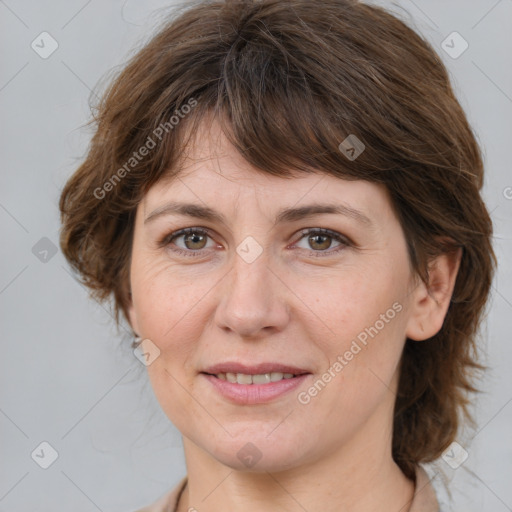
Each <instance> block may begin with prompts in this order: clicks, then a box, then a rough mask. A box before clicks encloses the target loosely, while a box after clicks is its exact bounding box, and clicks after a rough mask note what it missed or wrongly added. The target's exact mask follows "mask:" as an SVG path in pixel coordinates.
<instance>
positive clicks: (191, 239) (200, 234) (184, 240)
mask: <svg viewBox="0 0 512 512" xmlns="http://www.w3.org/2000/svg"><path fill="white" fill-rule="evenodd" d="M209 238H210V239H211V237H210V235H209V233H208V232H207V231H205V230H204V229H201V228H186V229H181V230H180V231H176V232H174V233H171V234H170V235H168V236H166V237H165V238H164V239H163V240H162V241H161V242H160V244H159V245H160V247H166V248H168V249H170V250H171V251H173V252H175V253H178V254H182V255H184V256H201V255H203V256H204V251H203V250H204V249H208V248H211V247H213V245H215V244H214V243H213V240H212V244H213V245H212V244H210V246H207V243H208V239H209Z"/></svg>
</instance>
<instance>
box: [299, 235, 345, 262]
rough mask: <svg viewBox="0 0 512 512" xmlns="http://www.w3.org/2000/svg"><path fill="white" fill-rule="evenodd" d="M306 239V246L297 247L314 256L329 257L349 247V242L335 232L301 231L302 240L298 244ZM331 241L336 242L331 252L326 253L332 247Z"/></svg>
mask: <svg viewBox="0 0 512 512" xmlns="http://www.w3.org/2000/svg"><path fill="white" fill-rule="evenodd" d="M306 237H307V241H306V245H307V247H304V246H302V247H301V246H299V248H300V249H305V250H309V252H310V253H312V254H313V255H314V256H331V255H333V254H335V253H337V252H339V251H342V250H343V249H345V248H346V247H348V246H351V245H352V244H351V242H350V240H349V239H348V238H346V237H344V236H343V235H341V234H340V233H336V231H331V230H329V229H307V230H304V231H302V238H300V239H299V242H300V241H301V240H303V239H305V238H306ZM333 240H335V241H336V242H337V245H335V246H334V248H333V250H331V251H328V249H330V248H331V247H333V245H332V243H333Z"/></svg>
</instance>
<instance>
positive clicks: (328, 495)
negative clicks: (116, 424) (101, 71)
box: [60, 0, 494, 512]
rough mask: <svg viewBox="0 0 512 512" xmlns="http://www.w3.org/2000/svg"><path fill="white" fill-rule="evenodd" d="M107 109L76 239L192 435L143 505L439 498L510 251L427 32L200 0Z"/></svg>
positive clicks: (81, 179)
mask: <svg viewBox="0 0 512 512" xmlns="http://www.w3.org/2000/svg"><path fill="white" fill-rule="evenodd" d="M96 121H97V130H96V133H95V135H94V137H93V139H92V143H91V146H90V149H89V153H88V155H87V158H86V160H85V162H84V163H83V164H82V165H81V166H80V168H79V169H78V170H77V171H76V173H75V174H74V176H72V178H71V179H70V180H69V182H68V183H67V185H66V187H65V189H64V191H63V193H62V197H61V203H60V207H61V213H62V220H63V228H62V237H61V245H62V248H63V252H64V254H65V255H66V257H67V258H68V260H69V262H70V263H71V265H72V266H73V267H74V268H75V269H76V270H77V271H78V272H79V273H80V274H81V276H82V278H83V280H84V282H85V283H86V284H87V285H88V286H89V287H90V288H91V290H93V292H94V293H95V294H96V295H97V296H98V297H99V298H107V297H108V296H110V295H111V294H112V295H113V296H114V298H115V303H116V307H117V311H118V314H122V315H123V316H124V318H125V319H126V320H127V321H128V322H129V324H130V326H131V328H132V329H133V331H134V336H136V337H137V341H136V346H137V347H138V350H140V355H141V358H142V359H143V360H144V362H145V364H146V365H147V369H148V374H149V378H150V380H151V383H152V386H153V389H154V392H155V394H156V396H157V398H158V400H159V403H160V404H161V406H162V408H163V410H164V411H165V413H166V414H167V416H168V417H169V419H170V420H171V421H172V422H173V423H174V424H175V425H176V426H177V428H178V429H179V430H180V431H181V433H182V435H183V443H184V449H185V459H186V465H187V477H186V478H184V479H183V480H182V482H181V483H180V484H179V485H178V487H177V488H175V489H173V490H171V491H170V492H169V493H168V494H167V495H165V496H163V497H162V498H161V499H160V500H159V501H158V502H157V503H154V504H153V505H152V506H150V507H148V508H146V509H145V510H146V511H164V510H166V511H167V510H176V511H178V512H182V511H185V510H189V511H190V510H199V511H201V512H202V511H218V510H221V509H222V510H225V509H228V510H249V511H251V510H270V509H271V510H290V511H295V510H308V511H313V510H323V511H325V510H332V511H334V510H336V511H338V510H345V511H350V512H363V511H369V510H383V511H393V512H394V511H399V510H400V511H411V512H419V511H432V512H433V511H437V510H438V503H437V500H436V496H435V493H434V490H433V488H432V486H431V484H430V483H429V480H428V477H427V475H426V473H425V471H424V469H423V468H422V467H421V463H425V462H429V461H432V460H434V459H436V458H437V457H439V456H440V454H441V453H442V452H443V451H444V450H445V449H446V448H447V447H448V446H450V444H451V443H452V441H454V440H455V438H456V435H457V431H458V426H459V413H460V412H463V413H466V409H465V407H466V404H467V403H468V396H467V394H468V392H469V391H473V390H474V387H473V384H472V381H473V378H474V375H473V371H474V370H475V369H478V368H480V366H479V364H478V363H477V361H476V359H475V356H474V351H475V338H476V333H477V329H478V326H479V322H480V320H481V315H482V312H483V308H484V306H485V303H486V300H487V296H488V292H489V288H490V283H491V279H492V274H493V269H494V254H493V251H492V247H491V243H490V240H491V234H492V225H491V221H490V218H489V215H488V212H487V210H486V207H485V205H484V203H483V201H482V198H481V196H480V189H481V186H482V180H483V166H482V160H481V155H480V150H479V148H478V145H477V143H476V141H475V138H474V135H473V133H472V130H471V128H470V126H469V125H468V122H467V119H466V117H465V115H464V112H463V111H462V109H461V107H460V105H459V103H458V102H457V100H456V98H455V96H454V93H453V90H452V88H451V85H450V82H449V78H448V75H447V72H446V69H445V68H444V66H443V64H442V62H441V60H440V59H439V57H438V56H437V55H436V54H435V52H434V51H433V49H432V48H431V47H430V46H429V45H428V43H427V42H425V41H424V40H423V39H422V38H421V37H420V36H418V35H417V34H415V33H414V32H413V31H412V30H411V29H409V28H408V27H407V26H406V25H405V24H404V23H403V22H401V21H400V20H398V19H396V18H395V17H394V16H392V15H391V14H389V13H387V12H386V11H384V10H383V9H381V8H378V7H372V6H368V5H364V4H362V3H358V2H355V1H350V0H328V1H322V2H314V1H307V0H285V1H283V0H279V1H277V0H262V1H258V2H253V1H214V2H202V3H198V4H196V5H194V6H192V7H189V8H188V9H186V10H185V11H184V12H182V13H181V14H180V15H179V16H178V17H177V18H175V19H174V20H171V21H170V22H168V23H167V24H166V25H165V26H164V27H163V28H162V30H160V31H159V33H158V34H157V35H156V36H155V37H154V38H153V39H152V40H151V41H150V42H149V43H148V44H147V45H146V46H145V47H144V48H142V50H140V52H139V53H138V54H137V55H135V56H134V57H133V58H132V60H131V61H130V62H129V63H128V64H127V66H126V67H125V68H124V70H123V71H122V72H121V73H120V74H119V76H118V77H117V78H116V79H115V80H114V81H113V82H112V85H111V86H110V88H109V90H108V91H107V92H106V93H105V95H104V97H103V99H102V101H101V103H100V105H99V107H98V113H97V119H96ZM141 340H142V341H141ZM466 417H467V413H466Z"/></svg>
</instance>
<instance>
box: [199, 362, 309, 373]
mask: <svg viewBox="0 0 512 512" xmlns="http://www.w3.org/2000/svg"><path fill="white" fill-rule="evenodd" d="M273 372H280V373H292V374H293V375H304V374H306V373H311V372H310V371H308V370H305V369H304V368H300V367H298V366H290V365H285V364H281V363H259V364H243V363H237V362H225V363H218V364H215V365H213V366H209V367H208V368H205V369H204V370H203V371H202V372H201V373H208V374H210V375H218V374H219V373H244V374H246V375H262V374H264V373H273Z"/></svg>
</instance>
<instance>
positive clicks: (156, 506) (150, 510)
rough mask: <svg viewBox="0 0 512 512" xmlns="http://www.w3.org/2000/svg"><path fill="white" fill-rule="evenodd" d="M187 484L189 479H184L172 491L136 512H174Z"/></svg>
mask: <svg viewBox="0 0 512 512" xmlns="http://www.w3.org/2000/svg"><path fill="white" fill-rule="evenodd" d="M186 483H187V477H184V478H183V479H182V480H181V481H180V482H179V483H178V485H176V487H175V488H174V489H173V490H172V491H169V492H168V493H166V494H164V495H163V496H161V497H160V498H159V499H158V500H157V501H155V502H154V503H152V504H151V505H148V506H147V507H144V508H141V509H138V510H136V511H135V512H174V510H175V508H176V505H177V504H178V498H179V496H180V494H181V493H182V491H183V489H184V488H185V484H186Z"/></svg>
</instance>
